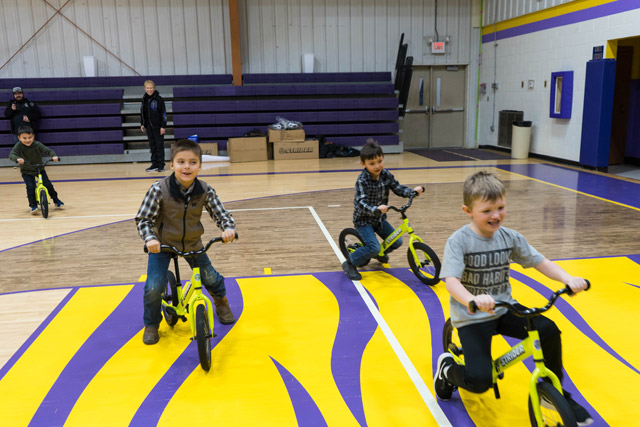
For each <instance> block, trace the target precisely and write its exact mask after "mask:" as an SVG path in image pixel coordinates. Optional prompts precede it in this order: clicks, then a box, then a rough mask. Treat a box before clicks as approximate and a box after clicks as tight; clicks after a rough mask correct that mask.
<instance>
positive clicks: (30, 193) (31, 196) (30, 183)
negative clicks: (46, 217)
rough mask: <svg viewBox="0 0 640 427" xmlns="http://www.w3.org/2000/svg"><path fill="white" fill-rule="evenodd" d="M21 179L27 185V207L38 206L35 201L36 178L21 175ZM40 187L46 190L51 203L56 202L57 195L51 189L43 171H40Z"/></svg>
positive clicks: (51, 186)
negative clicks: (42, 186)
mask: <svg viewBox="0 0 640 427" xmlns="http://www.w3.org/2000/svg"><path fill="white" fill-rule="evenodd" d="M22 179H23V180H24V183H25V184H27V199H28V200H29V207H31V208H35V207H36V206H37V205H38V202H37V201H36V177H35V176H33V175H27V174H26V173H23V174H22ZM42 185H44V186H45V187H46V188H47V191H49V196H51V198H52V199H53V201H54V202H57V201H58V193H57V192H56V190H55V189H54V188H53V184H52V183H51V181H50V180H49V177H48V176H47V171H44V170H43V171H42Z"/></svg>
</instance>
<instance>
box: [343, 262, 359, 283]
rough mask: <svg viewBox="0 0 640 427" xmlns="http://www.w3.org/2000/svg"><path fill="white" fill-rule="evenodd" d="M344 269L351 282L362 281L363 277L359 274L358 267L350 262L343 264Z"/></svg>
mask: <svg viewBox="0 0 640 427" xmlns="http://www.w3.org/2000/svg"><path fill="white" fill-rule="evenodd" d="M342 269H343V270H344V272H345V273H347V277H348V278H349V279H351V280H362V275H361V274H360V273H358V270H357V269H356V267H355V266H354V265H353V264H351V262H349V261H345V262H343V263H342Z"/></svg>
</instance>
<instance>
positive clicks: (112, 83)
mask: <svg viewBox="0 0 640 427" xmlns="http://www.w3.org/2000/svg"><path fill="white" fill-rule="evenodd" d="M145 80H153V82H154V83H155V84H156V85H172V86H177V85H214V84H231V83H232V82H233V76H232V75H231V74H196V75H176V76H114V77H45V78H27V79H0V87H3V88H6V89H7V90H9V91H10V90H11V88H13V87H15V86H20V87H22V88H23V89H24V90H25V94H26V95H28V94H29V92H30V89H33V88H71V87H123V86H142V85H143V84H144V82H145ZM27 97H28V96H27Z"/></svg>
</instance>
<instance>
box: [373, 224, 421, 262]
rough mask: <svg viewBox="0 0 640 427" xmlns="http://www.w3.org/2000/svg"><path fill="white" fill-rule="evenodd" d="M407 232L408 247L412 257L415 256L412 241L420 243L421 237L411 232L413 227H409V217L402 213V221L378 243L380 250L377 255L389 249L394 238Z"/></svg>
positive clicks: (396, 238)
mask: <svg viewBox="0 0 640 427" xmlns="http://www.w3.org/2000/svg"><path fill="white" fill-rule="evenodd" d="M407 233H408V234H409V249H410V250H411V253H412V254H413V257H414V258H417V257H416V251H415V250H414V249H413V242H421V243H422V239H421V238H420V237H418V236H417V235H416V234H415V233H414V232H413V228H411V224H410V223H409V218H407V217H406V215H404V213H403V214H402V223H401V224H400V226H399V227H398V228H396V229H395V230H394V231H393V233H391V234H389V235H388V236H387V237H386V238H385V239H384V241H383V242H382V243H381V244H380V252H379V253H378V255H380V256H383V255H384V253H385V251H386V250H387V249H389V248H390V247H391V245H393V244H394V243H395V242H396V240H398V239H399V238H401V237H402V236H403V235H405V234H407Z"/></svg>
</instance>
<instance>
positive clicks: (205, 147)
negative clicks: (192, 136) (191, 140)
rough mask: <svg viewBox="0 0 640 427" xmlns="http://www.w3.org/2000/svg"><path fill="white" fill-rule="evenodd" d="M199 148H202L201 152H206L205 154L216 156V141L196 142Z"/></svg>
mask: <svg viewBox="0 0 640 427" xmlns="http://www.w3.org/2000/svg"><path fill="white" fill-rule="evenodd" d="M198 145H199V146H200V149H201V150H202V154H206V155H207V156H217V155H218V143H217V142H202V143H200V144H198Z"/></svg>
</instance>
